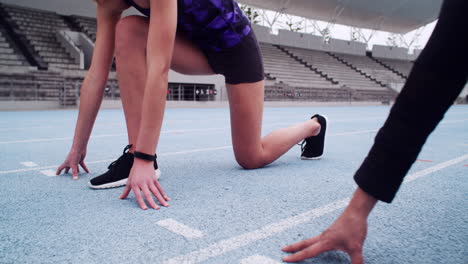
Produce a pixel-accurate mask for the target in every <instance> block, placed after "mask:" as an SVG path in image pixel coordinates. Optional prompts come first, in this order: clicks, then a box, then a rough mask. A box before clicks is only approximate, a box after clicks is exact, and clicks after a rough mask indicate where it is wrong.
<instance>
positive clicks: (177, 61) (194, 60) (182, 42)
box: [171, 33, 215, 75]
mask: <svg viewBox="0 0 468 264" xmlns="http://www.w3.org/2000/svg"><path fill="white" fill-rule="evenodd" d="M171 69H172V70H174V71H176V72H178V73H182V74H187V75H213V74H215V73H214V71H213V69H212V68H211V66H210V65H209V63H208V59H207V58H206V56H205V54H203V52H202V51H201V50H200V49H199V48H198V47H197V46H195V45H194V44H193V43H192V42H190V41H189V40H188V39H187V38H186V37H185V36H183V35H182V34H180V33H177V35H176V39H175V43H174V52H173V54H172V64H171Z"/></svg>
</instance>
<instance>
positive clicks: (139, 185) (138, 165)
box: [120, 159, 170, 210]
mask: <svg viewBox="0 0 468 264" xmlns="http://www.w3.org/2000/svg"><path fill="white" fill-rule="evenodd" d="M131 190H133V193H134V194H135V197H136V199H137V202H138V205H139V206H140V208H141V209H143V210H146V209H148V207H147V206H146V203H145V201H144V200H145V199H146V202H147V203H148V204H149V205H150V206H151V208H153V209H159V208H160V207H159V205H158V204H156V202H155V201H154V199H153V195H154V196H156V198H157V199H158V201H159V203H160V204H161V205H163V206H166V207H167V206H169V204H168V203H167V202H168V201H170V199H169V197H167V195H166V194H165V193H164V191H163V189H162V187H161V185H160V184H159V182H158V180H157V179H156V175H155V171H154V165H153V162H152V161H145V160H141V159H135V161H134V162H133V166H132V169H131V170H130V175H129V176H128V181H127V186H125V189H124V191H123V193H122V195H121V196H120V199H125V198H127V196H128V194H129V193H130V191H131ZM142 193H143V194H142Z"/></svg>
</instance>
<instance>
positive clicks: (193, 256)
mask: <svg viewBox="0 0 468 264" xmlns="http://www.w3.org/2000/svg"><path fill="white" fill-rule="evenodd" d="M466 159H468V154H466V155H463V156H460V157H458V158H455V159H452V160H449V161H446V162H443V163H440V164H437V165H435V166H432V167H430V168H427V169H425V170H422V171H419V172H416V173H412V174H409V175H408V176H407V178H408V179H410V180H407V181H405V182H410V181H413V180H415V179H418V178H420V177H423V176H426V175H429V174H431V173H434V172H436V171H439V170H441V169H443V168H447V167H449V166H452V165H455V164H457V163H460V162H462V161H464V160H466ZM350 199H351V198H350V197H348V198H345V199H343V200H339V201H335V202H332V203H329V204H327V205H325V206H322V207H319V208H315V209H312V210H310V211H307V212H305V213H302V214H300V215H297V216H292V217H288V218H286V219H284V220H281V221H279V222H277V223H272V224H269V225H266V226H264V227H263V228H261V229H258V230H255V231H251V232H248V233H244V234H241V235H238V236H235V237H232V238H228V239H225V240H221V241H219V242H216V243H214V244H211V245H209V246H208V247H205V248H202V249H200V250H197V251H193V252H191V253H188V254H186V255H181V256H178V257H175V258H171V259H168V260H166V261H164V262H163V264H178V263H184V264H191V263H200V262H202V261H205V260H207V259H210V258H213V257H217V256H221V255H224V254H226V253H228V252H230V251H233V250H236V249H238V248H241V247H244V246H246V245H248V244H251V243H254V242H256V241H258V240H261V239H265V238H268V237H271V236H273V235H275V234H277V233H281V232H283V231H286V230H287V229H291V228H293V227H296V226H298V225H300V224H303V223H306V222H310V221H312V220H314V219H315V218H318V217H320V216H323V215H326V214H329V213H332V212H334V211H336V210H339V209H343V208H344V207H346V206H347V204H348V203H349V201H350Z"/></svg>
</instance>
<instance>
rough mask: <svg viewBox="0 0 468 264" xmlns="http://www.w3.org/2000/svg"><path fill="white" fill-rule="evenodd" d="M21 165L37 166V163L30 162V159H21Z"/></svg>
mask: <svg viewBox="0 0 468 264" xmlns="http://www.w3.org/2000/svg"><path fill="white" fill-rule="evenodd" d="M20 163H21V165H23V166H25V167H38V166H39V165H37V164H36V163H34V162H32V161H23V162H20Z"/></svg>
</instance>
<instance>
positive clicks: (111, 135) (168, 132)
mask: <svg viewBox="0 0 468 264" xmlns="http://www.w3.org/2000/svg"><path fill="white" fill-rule="evenodd" d="M367 119H368V118H365V119H364V120H367ZM373 119H375V118H373ZM355 120H356V119H355ZM346 121H349V120H345V119H341V120H336V121H332V122H333V123H335V122H337V123H341V122H346ZM353 121H354V120H353ZM465 121H468V119H457V120H447V121H442V122H440V124H450V123H460V122H465ZM440 124H439V125H440ZM278 125H286V126H291V125H294V124H291V123H270V124H264V125H263V127H266V126H278ZM229 128H230V127H229V126H226V127H214V128H203V129H175V130H166V131H161V134H182V133H187V132H206V131H221V130H226V129H229ZM376 131H378V129H372V130H369V132H376ZM350 134H352V133H350ZM126 135H127V134H126V133H118V134H103V135H96V136H91V137H90V138H105V137H119V136H126ZM72 139H73V137H58V138H36V139H23V140H12V141H0V145H6V144H19V143H36V142H50V141H64V140H72Z"/></svg>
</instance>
